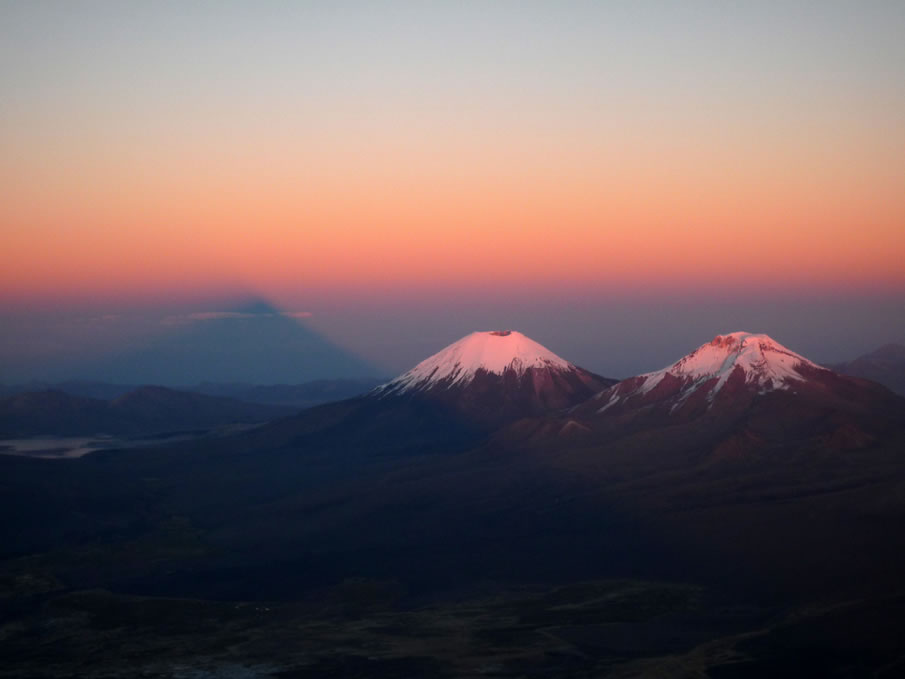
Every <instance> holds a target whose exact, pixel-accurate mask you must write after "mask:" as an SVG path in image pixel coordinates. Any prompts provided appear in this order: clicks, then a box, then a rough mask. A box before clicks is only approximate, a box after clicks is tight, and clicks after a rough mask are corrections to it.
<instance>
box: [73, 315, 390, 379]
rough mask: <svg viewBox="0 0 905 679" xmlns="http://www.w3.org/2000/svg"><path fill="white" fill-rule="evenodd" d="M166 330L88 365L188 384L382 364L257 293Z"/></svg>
mask: <svg viewBox="0 0 905 679" xmlns="http://www.w3.org/2000/svg"><path fill="white" fill-rule="evenodd" d="M163 323H164V324H165V325H166V326H167V329H166V331H165V332H164V333H162V334H160V335H158V336H156V337H154V338H153V339H151V340H149V342H148V343H147V344H146V345H145V346H143V347H140V348H136V349H134V350H131V351H128V352H127V353H123V354H120V355H118V356H110V357H107V358H105V359H104V360H102V361H97V362H96V363H95V364H94V365H92V366H89V367H87V368H86V369H85V373H86V375H89V376H90V377H91V378H92V379H100V380H107V381H110V382H119V383H133V384H135V383H138V384H168V385H178V386H189V385H194V384H199V383H202V382H221V383H222V382H245V383H250V384H285V383H296V382H305V381H310V380H316V379H323V378H352V377H356V378H357V377H364V376H368V375H375V374H377V373H378V372H379V371H378V370H377V369H376V368H374V367H373V366H371V365H370V364H368V363H367V362H366V361H365V360H363V359H361V358H360V357H358V356H356V355H354V354H352V353H351V352H349V351H347V350H345V349H343V348H341V347H339V346H337V345H336V344H334V343H333V342H331V341H330V340H328V339H327V338H325V337H324V336H323V335H321V334H320V333H318V332H317V331H316V330H313V329H312V328H310V327H308V326H307V325H305V324H304V323H302V322H299V321H298V320H297V319H295V318H292V317H289V316H287V315H285V314H284V313H282V312H281V311H280V310H279V309H277V308H275V307H274V306H272V305H271V304H269V303H267V302H265V301H261V300H257V301H254V302H251V303H247V304H244V305H240V306H237V307H234V308H230V309H227V310H225V311H219V310H218V311H217V312H212V313H210V312H208V313H199V314H187V315H183V316H174V317H171V318H168V319H164V321H163Z"/></svg>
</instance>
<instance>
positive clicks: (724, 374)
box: [598, 332, 830, 412]
mask: <svg viewBox="0 0 905 679" xmlns="http://www.w3.org/2000/svg"><path fill="white" fill-rule="evenodd" d="M824 373H826V374H829V373H830V371H828V370H826V369H825V368H822V367H821V366H819V365H817V364H816V363H813V362H812V361H809V360H808V359H806V358H805V357H804V356H801V355H800V354H796V353H795V352H794V351H791V350H790V349H787V348H786V347H784V346H783V345H781V344H780V343H779V342H777V341H776V340H774V339H773V338H771V337H769V336H768V335H764V334H756V333H750V332H733V333H729V334H728V335H717V336H716V337H714V338H713V340H711V341H710V342H708V343H707V344H703V345H701V346H700V347H698V348H697V349H695V350H694V351H692V352H691V353H690V354H688V355H687V356H684V357H682V358H680V359H679V360H678V361H676V362H675V363H673V364H672V365H670V366H668V367H666V368H663V369H662V370H657V371H655V372H652V373H646V374H644V375H639V376H638V377H633V378H631V379H628V380H625V381H623V382H621V383H620V384H618V385H616V386H615V387H613V388H612V389H608V390H607V391H606V392H603V393H602V394H600V399H601V400H603V401H604V405H603V407H601V408H600V409H599V411H598V412H604V411H607V410H610V409H615V407H616V406H620V408H621V407H624V406H625V405H627V404H628V403H629V402H632V403H636V404H639V405H640V404H642V403H649V402H653V401H662V400H665V401H668V402H670V403H671V404H672V408H673V409H676V408H679V407H680V406H682V404H684V403H685V402H686V401H688V400H689V399H690V398H691V396H692V395H693V394H700V393H703V394H704V395H706V399H707V401H710V402H712V401H713V400H714V399H715V398H716V396H717V395H718V394H719V393H720V392H721V391H723V390H724V388H725V387H727V385H732V389H731V391H733V392H735V391H736V390H737V389H738V388H744V389H745V390H747V391H750V392H754V393H760V394H765V393H767V392H771V391H786V390H794V389H796V388H797V386H800V385H803V384H805V383H807V382H809V381H811V380H813V379H814V378H815V377H816V376H818V375H822V374H824Z"/></svg>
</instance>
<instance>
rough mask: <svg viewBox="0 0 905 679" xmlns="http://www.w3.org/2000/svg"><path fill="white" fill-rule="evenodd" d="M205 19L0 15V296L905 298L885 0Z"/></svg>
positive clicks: (58, 12) (899, 109) (42, 9)
mask: <svg viewBox="0 0 905 679" xmlns="http://www.w3.org/2000/svg"><path fill="white" fill-rule="evenodd" d="M331 6H332V5H331ZM192 7H193V11H190V12H181V11H179V10H178V6H177V5H172V6H170V5H166V4H156V3H155V4H149V5H145V6H143V7H141V8H139V7H137V6H133V7H132V8H126V7H125V6H120V5H119V4H117V3H109V4H103V3H102V4H100V5H97V4H95V5H90V6H86V7H84V8H82V9H81V10H79V9H77V5H76V4H67V3H47V4H44V3H34V4H31V3H23V4H20V5H16V4H10V5H6V6H5V8H4V10H3V12H4V15H5V16H4V22H3V23H4V24H5V25H6V26H7V29H6V31H7V33H8V34H9V35H10V36H11V37H12V39H11V40H7V41H5V45H4V47H3V48H2V51H3V57H4V58H3V64H4V66H3V67H2V74H0V75H2V83H3V84H2V87H3V90H4V92H5V96H4V100H5V104H4V106H3V109H2V116H3V120H4V124H3V126H2V130H0V142H2V148H3V150H4V152H3V154H2V159H0V184H2V187H3V188H2V189H0V191H2V202H3V224H2V241H3V252H4V266H3V267H2V270H0V302H2V303H7V304H16V303H23V302H28V303H39V302H41V301H42V300H44V301H47V300H53V299H60V298H61V297H62V298H72V299H81V300H90V299H92V298H105V297H108V296H111V295H115V296H120V297H122V298H127V297H128V296H129V295H134V296H135V297H136V299H137V298H141V297H147V296H149V295H150V296H153V295H154V294H155V291H156V293H157V294H160V295H169V296H172V295H177V296H178V295H192V294H195V295H197V294H201V293H202V292H203V291H218V290H219V291H228V290H231V289H235V288H240V287H243V286H244V287H246V288H247V289H255V290H262V291H266V292H267V293H269V294H273V295H277V296H278V295H285V294H290V293H291V292H292V291H293V290H299V289H306V290H315V291H317V290H321V291H332V292H333V293H340V294H343V295H345V296H348V297H354V295H355V294H356V291H359V292H361V293H362V294H373V292H374V291H375V290H383V291H385V292H386V294H390V295H392V294H398V293H407V294H408V293H410V292H411V291H412V290H413V289H418V290H424V291H428V292H430V291H437V290H445V291H452V290H456V289H463V290H469V289H473V288H478V287H481V286H488V285H489V286H501V287H503V288H506V289H513V290H515V289H518V288H519V287H523V288H525V289H526V290H531V289H534V288H536V287H543V286H553V287H555V288H562V289H570V288H572V287H575V288H581V287H582V286H585V287H587V286H590V287H593V288H601V289H605V288H608V287H616V288H626V289H640V290H648V291H651V290H674V289H676V288H683V287H685V288H688V289H697V288H706V287H707V286H710V285H732V286H737V287H739V288H740V289H757V288H758V287H759V286H764V285H768V286H775V287H781V286H799V287H802V288H803V289H809V290H819V289H825V290H834V289H848V288H860V289H865V290H880V291H887V292H889V291H902V290H905V267H903V266H902V262H903V261H905V172H903V166H902V158H903V157H905V126H903V125H902V121H903V120H905V85H903V83H902V80H901V79H900V78H898V77H897V76H898V75H899V74H898V73H897V72H896V69H895V68H894V64H897V63H898V64H900V63H902V60H903V59H905V54H903V47H902V43H901V40H900V39H899V38H900V35H899V34H898V32H897V31H896V30H895V25H896V23H895V21H893V19H895V20H900V19H901V18H902V17H901V14H902V12H901V11H899V10H896V9H895V8H894V7H892V6H886V5H884V6H881V5H879V4H878V5H877V6H876V7H875V8H874V11H872V12H861V13H858V11H857V8H848V9H845V8H842V7H837V6H835V5H833V6H832V7H829V6H828V8H827V9H826V10H825V11H821V12H817V11H815V10H808V9H806V8H805V7H804V6H798V5H795V6H791V7H789V8H786V9H785V10H783V12H784V13H783V15H782V16H780V15H778V14H771V13H770V12H767V11H766V10H763V11H755V10H754V9H753V8H748V9H736V10H729V9H727V8H725V7H723V6H721V5H718V4H710V3H700V4H694V5H691V6H689V7H687V8H686V9H685V10H680V9H679V8H672V9H669V10H668V11H667V10H665V9H664V8H662V7H661V8H659V9H660V10H661V11H658V12H654V11H653V5H651V6H648V5H647V4H639V5H638V6H637V7H636V8H635V9H628V8H614V7H602V6H596V5H590V6H589V5H586V4H584V3H578V4H576V5H574V6H571V7H569V8H568V9H566V8H559V7H557V6H556V5H553V4H532V5H529V6H527V7H525V8H524V9H523V10H522V11H517V8H516V6H515V5H510V4H507V3H502V4H498V5H495V6H494V8H493V9H491V8H488V7H485V6H484V5H482V4H466V5H464V6H463V7H462V8H461V9H459V10H457V11H453V10H452V9H450V8H444V7H442V6H433V7H428V6H425V5H422V4H411V3H403V2H399V3H387V4H383V5H374V6H370V5H357V6H349V7H346V8H344V9H342V10H340V9H338V8H336V9H335V10H334V11H329V10H328V9H327V7H328V5H314V4H312V5H303V6H300V7H297V8H295V9H290V8H288V7H286V6H281V5H278V4H272V5H266V4H265V5H264V7H267V8H269V10H268V11H263V9H262V10H261V11H256V10H255V9H254V8H253V7H252V6H251V5H244V4H241V3H235V4H232V3H231V4H223V5H220V4H218V5H216V9H217V10H218V11H216V12H215V11H214V6H207V5H205V4H203V3H202V4H194V5H192ZM881 9H882V11H881ZM899 25H901V24H899ZM727 29H731V30H727Z"/></svg>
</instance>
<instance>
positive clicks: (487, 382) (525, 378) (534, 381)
mask: <svg viewBox="0 0 905 679" xmlns="http://www.w3.org/2000/svg"><path fill="white" fill-rule="evenodd" d="M615 383H616V380H610V379H606V378H605V377H600V376H599V375H595V374H594V373H591V372H588V371H587V370H584V369H583V368H579V367H578V366H576V365H573V364H572V363H569V361H567V360H565V359H564V358H560V357H559V356H557V355H556V354H554V353H553V352H552V351H550V350H549V349H547V348H546V347H545V346H543V345H541V344H538V343H537V342H535V341H534V340H532V339H530V338H528V337H526V336H525V335H523V334H522V333H520V332H516V331H515V330H490V331H483V332H473V333H471V334H470V335H466V336H465V337H463V338H462V339H460V340H459V341H458V342H453V343H452V344H450V345H449V346H448V347H446V348H445V349H443V350H442V351H440V352H438V353H436V354H434V355H433V356H431V357H430V358H428V359H426V360H424V361H421V363H419V364H418V365H416V366H415V367H414V368H412V369H411V370H409V371H408V372H407V373H404V374H402V375H400V376H399V377H397V378H396V379H395V380H393V381H391V382H388V383H387V384H384V385H382V386H380V387H377V388H376V389H375V390H374V391H373V392H371V394H372V396H374V397H376V398H378V399H384V398H387V399H390V398H393V397H406V398H407V397H410V396H412V397H417V399H419V400H420V399H430V400H432V401H439V402H441V403H444V404H445V405H446V406H449V407H452V408H453V409H455V410H456V411H459V412H461V413H464V414H466V415H467V416H468V417H469V418H470V419H471V420H472V421H475V422H480V423H483V424H485V425H494V426H496V425H499V424H501V423H503V422H506V421H511V420H514V419H518V418H521V417H530V416H535V415H542V414H544V413H548V412H551V411H554V410H561V409H564V408H570V407H572V406H575V405H578V404H579V403H582V402H584V401H586V400H587V399H589V398H590V397H591V396H593V395H594V394H596V393H598V392H600V391H601V390H603V389H606V388H607V387H609V386H611V385H613V384H615Z"/></svg>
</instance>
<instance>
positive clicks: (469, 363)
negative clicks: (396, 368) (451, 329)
mask: <svg viewBox="0 0 905 679" xmlns="http://www.w3.org/2000/svg"><path fill="white" fill-rule="evenodd" d="M529 368H552V369H555V370H571V369H574V368H575V366H573V365H572V364H571V363H569V362H568V361H566V360H565V359H563V358H560V357H559V356H557V355H556V354H554V353H553V352H552V351H550V350H549V349H547V348H546V347H545V346H543V345H541V344H538V343H537V342H535V341H534V340H532V339H530V338H528V337H525V335H523V334H522V333H520V332H515V331H512V330H491V331H484V332H473V333H471V334H470V335H466V336H465V337H463V338H462V339H460V340H459V341H458V342H453V343H452V344H450V345H449V346H448V347H446V348H445V349H443V350H442V351H438V352H437V353H436V354H434V355H433V356H431V357H430V358H427V359H425V360H423V361H421V363H419V364H418V365H416V366H415V367H414V368H412V369H411V370H409V371H408V372H406V373H404V374H402V375H400V376H399V377H397V378H396V379H394V380H393V381H391V382H389V383H388V384H385V385H383V386H381V387H378V390H379V391H381V393H404V392H406V391H420V390H424V389H429V388H432V387H433V386H437V385H442V386H445V387H453V386H465V385H467V384H468V383H469V382H471V381H473V380H474V379H475V377H476V376H477V375H478V373H479V372H486V373H493V374H495V375H502V374H503V373H505V372H506V371H512V372H514V373H515V374H518V375H521V374H524V373H525V371H526V370H528V369H529Z"/></svg>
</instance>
